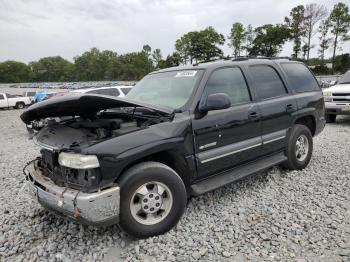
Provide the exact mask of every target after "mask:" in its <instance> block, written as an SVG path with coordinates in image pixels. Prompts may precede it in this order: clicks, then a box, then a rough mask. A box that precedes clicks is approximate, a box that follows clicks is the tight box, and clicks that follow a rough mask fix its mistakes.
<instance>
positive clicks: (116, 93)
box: [98, 88, 119, 96]
mask: <svg viewBox="0 0 350 262" xmlns="http://www.w3.org/2000/svg"><path fill="white" fill-rule="evenodd" d="M98 94H101V95H106V96H119V91H118V89H116V88H105V89H100V90H98Z"/></svg>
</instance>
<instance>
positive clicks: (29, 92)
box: [22, 91, 36, 103]
mask: <svg viewBox="0 0 350 262" xmlns="http://www.w3.org/2000/svg"><path fill="white" fill-rule="evenodd" d="M35 94H36V91H27V92H23V95H22V96H24V97H29V98H30V101H32V103H34V97H35Z"/></svg>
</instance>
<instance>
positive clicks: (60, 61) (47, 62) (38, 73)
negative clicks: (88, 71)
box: [29, 56, 74, 82]
mask: <svg viewBox="0 0 350 262" xmlns="http://www.w3.org/2000/svg"><path fill="white" fill-rule="evenodd" d="M29 65H30V67H31V70H32V72H33V80H34V81H38V82H56V81H72V80H74V65H73V64H72V63H71V62H69V61H67V60H66V59H64V58H62V57H60V56H51V57H44V58H40V59H39V61H36V62H31V63H30V64H29Z"/></svg>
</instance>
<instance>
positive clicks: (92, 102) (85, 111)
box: [21, 93, 174, 124]
mask: <svg viewBox="0 0 350 262" xmlns="http://www.w3.org/2000/svg"><path fill="white" fill-rule="evenodd" d="M118 107H145V108H149V109H152V110H154V111H157V112H158V113H159V114H162V115H170V114H172V113H173V112H174V110H173V109H171V108H168V107H161V106H154V105H149V104H146V103H141V102H136V101H132V100H128V99H126V98H118V97H112V96H104V95H94V94H73V93H71V94H67V95H64V96H60V97H55V98H51V99H49V100H45V101H43V102H39V103H36V104H34V105H31V106H30V107H29V108H28V109H27V110H25V111H24V112H23V113H22V115H21V119H22V121H23V122H24V123H26V124H29V123H30V122H31V121H33V120H39V119H43V118H47V117H61V116H83V117H89V116H94V115H95V114H96V113H97V112H99V111H101V110H104V109H110V108H118Z"/></svg>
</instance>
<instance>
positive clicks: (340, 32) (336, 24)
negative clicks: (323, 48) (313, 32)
mask: <svg viewBox="0 0 350 262" xmlns="http://www.w3.org/2000/svg"><path fill="white" fill-rule="evenodd" d="M329 25H330V29H331V33H332V34H333V36H334V38H333V57H332V72H334V59H335V53H336V50H337V48H339V40H340V41H343V42H345V41H348V40H349V39H350V37H349V35H348V31H349V28H350V15H349V7H348V6H347V5H345V4H344V3H338V4H336V5H334V7H333V10H332V12H331V14H330V15H329Z"/></svg>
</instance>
